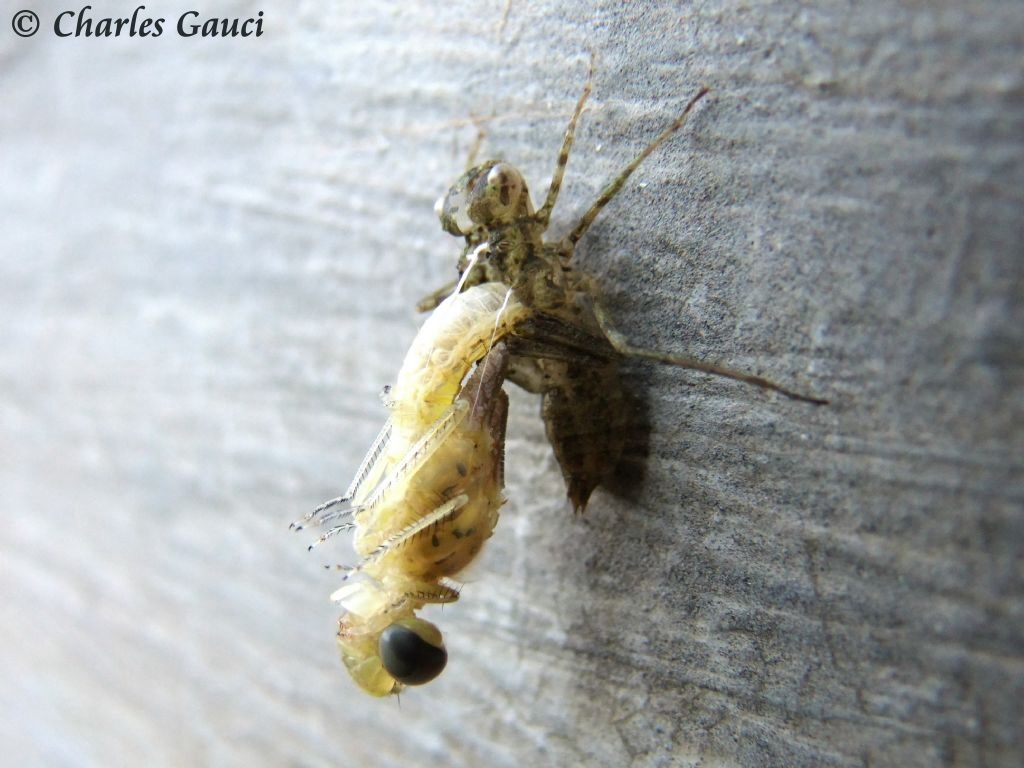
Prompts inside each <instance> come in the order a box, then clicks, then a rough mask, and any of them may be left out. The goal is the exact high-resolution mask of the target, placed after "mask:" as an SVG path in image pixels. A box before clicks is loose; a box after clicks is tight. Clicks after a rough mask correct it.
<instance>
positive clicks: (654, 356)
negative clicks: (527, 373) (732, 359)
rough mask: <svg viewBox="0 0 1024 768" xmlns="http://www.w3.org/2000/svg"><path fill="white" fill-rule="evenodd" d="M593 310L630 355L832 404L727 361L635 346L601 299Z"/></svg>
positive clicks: (606, 332)
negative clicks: (611, 322)
mask: <svg viewBox="0 0 1024 768" xmlns="http://www.w3.org/2000/svg"><path fill="white" fill-rule="evenodd" d="M593 310H594V317H595V319H596V320H597V323H598V325H599V326H600V327H601V330H602V331H603V332H604V335H605V336H606V337H607V338H608V342H609V343H610V344H611V345H612V346H613V347H614V348H615V350H616V351H617V352H619V353H620V354H622V355H625V356H626V357H638V358H641V359H644V360H653V361H654V362H657V363H666V364H668V365H675V366H678V367H679V368H688V369H690V370H693V371H701V372H702V373H708V374H711V375H712V376H721V377H723V378H726V379H733V380H735V381H742V382H743V383H744V384H753V385H754V386H755V387H760V388H761V389H770V390H771V391H773V392H778V393H779V394H780V395H785V396H786V397H788V398H790V399H791V400H799V401H801V402H804V403H812V404H814V405H828V400H823V399H821V398H818V397H811V396H810V395H802V394H800V393H799V392H794V391H793V390H791V389H786V388H785V387H783V386H781V385H779V384H776V383H775V382H774V381H770V380H769V379H766V378H763V377H762V376H755V375H754V374H752V373H746V372H745V371H737V370H735V369H733V368H728V367H726V366H724V365H718V364H717V363H708V362H705V361H704V360H698V359H697V358H695V357H689V356H687V355H670V354H668V353H666V352H659V351H657V350H653V349H644V348H643V347H635V346H633V345H632V344H630V343H629V341H628V340H627V339H626V337H625V336H623V335H622V334H621V333H619V332H618V331H616V330H615V329H613V328H611V327H610V326H609V324H608V320H607V318H606V317H605V314H604V311H603V310H602V309H601V307H600V306H599V305H598V304H597V302H594V303H593Z"/></svg>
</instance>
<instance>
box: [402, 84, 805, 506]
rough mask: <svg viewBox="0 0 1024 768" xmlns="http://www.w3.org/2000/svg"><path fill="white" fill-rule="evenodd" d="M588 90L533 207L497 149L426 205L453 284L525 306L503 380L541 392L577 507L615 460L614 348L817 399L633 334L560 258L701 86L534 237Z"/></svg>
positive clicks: (425, 303) (617, 358)
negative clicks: (551, 230)
mask: <svg viewBox="0 0 1024 768" xmlns="http://www.w3.org/2000/svg"><path fill="white" fill-rule="evenodd" d="M591 74H592V70H591ZM590 91H591V78H589V77H588V80H587V85H586V87H585V88H584V91H583V94H582V95H581V96H580V99H579V101H578V102H577V104H576V109H575V111H574V112H573V115H572V118H571V119H570V121H569V125H568V127H567V128H566V131H565V136H564V139H563V141H562V147H561V150H560V152H559V155H558V160H557V163H556V166H555V172H554V174H553V175H552V179H551V184H550V186H549V188H548V192H547V196H546V197H545V200H544V203H543V205H542V206H541V207H540V208H539V209H535V208H534V206H533V202H532V200H531V198H530V193H529V190H528V188H527V185H526V181H525V179H524V178H523V176H522V174H521V173H520V172H519V171H518V170H517V169H516V168H515V167H513V166H512V165H510V164H509V163H507V162H505V161H503V160H488V161H486V162H484V163H481V164H478V165H475V166H473V167H472V168H470V169H469V170H467V171H466V172H465V173H464V174H463V175H462V176H461V177H460V178H459V179H458V180H457V181H456V182H455V184H454V185H453V186H452V187H451V188H450V189H449V190H448V192H447V193H446V194H445V195H444V196H443V197H442V198H441V199H439V200H438V201H437V205H436V206H435V210H436V212H437V214H438V216H439V217H440V220H441V226H442V227H443V228H444V230H445V231H446V232H448V233H450V234H452V235H455V236H457V237H462V238H464V240H465V247H464V249H463V252H462V255H461V256H460V259H459V263H458V269H459V276H460V277H459V285H463V286H473V285H477V284H481V283H492V282H497V283H502V284H504V285H507V286H509V287H510V288H511V289H512V292H513V293H514V295H515V297H516V299H518V301H519V302H520V303H521V304H522V305H523V306H524V307H526V308H528V310H530V311H529V312H528V313H526V315H525V316H524V318H523V320H522V321H521V322H520V323H519V324H518V325H517V326H516V327H515V333H514V337H513V338H511V339H510V342H509V345H510V352H511V355H512V357H511V361H510V364H509V379H510V380H511V381H513V382H515V383H516V384H518V385H520V386H522V387H523V388H524V389H526V390H528V391H530V392H534V393H537V394H541V395H542V396H543V401H542V414H543V417H544V421H545V426H546V429H547V434H548V438H549V440H550V442H551V444H552V447H553V449H554V452H555V456H556V458H557V460H558V463H559V466H560V468H561V471H562V474H563V477H564V479H565V482H566V487H567V493H568V496H569V499H570V501H571V502H572V504H573V507H574V508H575V509H576V510H577V511H579V510H582V509H583V508H584V507H585V506H586V503H587V500H588V499H589V497H590V494H591V492H592V491H593V490H594V488H595V487H597V486H598V485H599V484H600V483H601V482H602V481H603V480H604V479H605V478H606V477H607V476H608V474H609V473H610V472H611V470H612V469H613V468H614V467H615V465H616V463H617V461H618V458H619V455H620V453H621V450H622V441H623V438H622V426H623V424H624V423H625V421H626V420H627V413H626V410H627V407H628V406H627V398H626V396H625V393H624V391H623V388H622V387H623V385H622V380H621V377H620V374H619V364H620V363H621V361H622V360H623V359H624V358H642V359H647V360H652V361H656V362H660V363H666V364H670V365H675V366H679V367H682V368H689V369H692V370H696V371H702V372H704V373H708V374H712V375H716V376H722V377H725V378H729V379H735V380H737V381H741V382H745V383H747V384H753V385H755V386H758V387H761V388H763V389H768V390H773V391H775V392H779V393H781V394H782V395H785V396H786V397H789V398H792V399H794V400H802V401H805V402H809V403H814V404H822V403H824V402H825V401H824V400H821V399H819V398H815V397H810V396H807V395H802V394H799V393H797V392H795V391H793V390H790V389H788V388H785V387H782V386H780V385H778V384H776V383H774V382H773V381H770V380H769V379H766V378H763V377H761V376H757V375H754V374H750V373H746V372H744V371H740V370H735V369H732V368H729V367H727V366H724V365H719V364H717V363H711V362H707V361H704V360H699V359H697V358H693V357H687V356H683V355H674V354H667V353H663V352H659V351H655V350H649V349H644V348H641V347H638V346H634V345H632V344H631V343H629V342H628V341H627V340H626V339H625V338H624V337H623V336H622V334H620V333H618V332H617V331H615V330H614V329H613V328H612V327H611V326H610V325H609V323H608V321H607V319H606V318H605V315H604V313H603V311H602V308H601V303H600V294H599V291H598V288H597V286H596V285H595V283H594V281H593V279H592V278H590V277H589V276H588V275H585V274H583V273H582V272H580V271H578V270H576V269H574V267H573V265H572V264H571V263H570V262H571V259H572V256H573V253H574V251H575V248H576V244H577V243H578V242H579V240H580V239H581V238H582V237H583V235H584V234H585V233H586V232H587V230H588V229H589V227H590V225H591V224H592V223H593V221H594V220H595V219H596V218H597V216H598V214H599V213H600V212H601V211H602V209H603V208H604V207H605V206H606V205H607V204H608V203H609V202H610V201H611V200H612V199H613V198H614V197H615V195H616V194H617V193H618V192H619V190H620V189H621V188H622V186H623V185H624V184H625V183H626V180H627V179H628V178H629V177H630V175H631V174H632V173H633V171H635V170H636V168H637V167H638V166H639V165H640V163H642V162H643V161H644V160H645V159H646V158H647V157H648V156H649V155H650V154H651V153H652V152H653V151H654V150H655V149H657V148H658V146H660V145H661V144H662V143H663V142H664V141H665V140H667V139H668V138H669V137H670V136H672V134H674V133H675V132H676V131H678V130H679V129H680V128H681V127H682V126H683V125H685V124H686V121H687V119H688V117H689V115H690V113H691V111H692V110H693V107H694V106H695V105H696V104H697V102H698V101H700V100H701V99H702V98H703V97H704V96H705V95H706V94H707V93H708V89H707V88H702V89H700V90H699V91H698V92H697V94H696V95H695V96H694V97H693V98H692V99H691V100H690V102H689V103H688V104H687V105H686V107H685V109H684V110H683V111H682V113H681V114H680V115H679V116H678V117H677V118H676V119H675V120H674V121H673V122H672V123H671V124H670V125H669V126H668V127H667V128H666V129H665V130H664V131H662V133H661V134H659V135H658V136H657V137H656V138H655V139H654V140H653V141H652V142H651V143H650V144H648V145H647V146H646V147H645V148H644V149H643V150H642V151H641V152H640V153H639V154H638V155H637V156H636V157H635V158H634V159H633V160H632V161H631V162H630V163H629V164H628V165H627V166H626V167H625V168H624V169H623V170H622V171H621V172H620V173H619V174H618V175H617V176H616V177H615V178H614V179H613V180H612V181H611V182H610V183H609V184H608V185H607V186H606V187H605V188H604V190H603V191H602V193H601V195H600V196H599V197H598V199H597V200H595V201H594V203H593V204H592V205H591V206H590V208H589V209H588V210H587V211H586V212H585V213H584V214H583V216H582V217H581V218H580V220H579V221H578V222H577V223H576V225H575V226H574V227H573V228H572V230H571V231H570V232H569V234H568V235H566V236H565V237H564V238H562V239H560V240H555V241H546V240H544V233H545V232H546V230H547V228H548V224H549V222H550V218H551V213H552V211H553V209H554V206H555V202H556V200H557V199H558V193H559V191H560V189H561V186H562V178H563V176H564V173H565V168H566V165H567V163H568V159H569V154H570V151H571V149H572V144H573V140H574V137H575V132H576V124H577V121H578V120H579V117H580V115H581V114H582V112H583V107H584V105H585V103H586V100H587V98H588V96H589V95H590ZM471 256H472V258H470V257H471ZM450 290H451V286H446V287H444V288H442V289H440V290H438V291H436V292H435V293H433V294H431V295H430V296H428V297H426V298H425V299H423V300H422V301H421V302H420V303H419V305H418V306H419V308H420V309H421V310H429V309H431V308H432V307H433V306H435V305H436V303H437V301H438V298H439V297H440V296H443V295H447V293H448V291H450ZM598 415H599V416H598Z"/></svg>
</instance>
